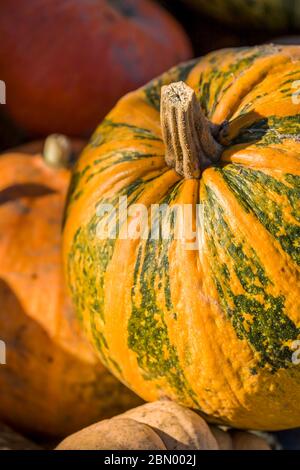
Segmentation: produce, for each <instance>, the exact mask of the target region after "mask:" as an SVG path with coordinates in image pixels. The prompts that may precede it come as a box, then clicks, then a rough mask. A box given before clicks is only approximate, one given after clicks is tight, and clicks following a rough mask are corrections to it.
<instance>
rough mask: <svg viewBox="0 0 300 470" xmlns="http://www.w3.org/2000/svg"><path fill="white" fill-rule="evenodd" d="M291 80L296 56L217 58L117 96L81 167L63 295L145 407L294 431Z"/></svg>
mask: <svg viewBox="0 0 300 470" xmlns="http://www.w3.org/2000/svg"><path fill="white" fill-rule="evenodd" d="M299 80H300V47H299V46H274V45H263V46H259V47H254V48H242V49H227V50H221V51H217V52H213V53H211V54H209V55H208V56H206V57H204V58H202V59H196V60H194V61H191V62H188V63H185V64H182V65H180V66H178V67H175V68H173V69H171V70H170V71H169V72H166V73H165V74H164V75H162V76H161V77H159V78H158V79H156V80H154V81H152V82H150V83H149V84H147V85H146V86H144V87H142V88H141V89H139V90H137V91H135V92H132V93H130V94H128V95H126V96H125V97H124V98H123V99H121V100H120V101H119V103H118V104H117V106H116V107H115V108H114V109H113V110H112V111H111V112H110V113H109V115H108V116H107V117H106V119H105V120H104V121H103V122H102V123H101V124H100V126H99V127H98V129H97V130H96V132H95V133H94V135H93V136H92V139H91V141H90V143H89V145H88V146H87V147H86V148H85V150H84V151H83V153H82V154H81V156H80V158H79V160H78V163H77V165H76V168H75V171H74V173H73V178H72V183H71V188H70V195H69V202H68V209H67V213H66V224H65V229H64V249H63V251H64V266H65V273H66V277H67V281H68V285H69V286H70V291H71V295H72V298H73V302H74V305H75V308H76V311H77V316H78V318H80V320H81V322H82V325H83V328H84V330H85V332H86V335H87V337H88V338H89V341H90V342H91V343H92V344H93V345H94V347H95V348H96V350H97V351H98V354H99V357H100V358H101V360H102V361H103V363H104V364H105V365H106V366H107V367H108V368H109V369H110V370H111V371H112V372H113V373H114V374H115V375H116V376H117V377H118V378H119V379H120V380H121V381H123V383H125V384H127V385H128V386H129V387H130V388H131V389H132V390H134V391H135V392H136V393H137V394H139V395H140V396H141V397H142V398H143V399H145V400H146V401H154V400H157V399H159V398H162V397H168V398H169V399H172V400H174V401H177V402H178V403H180V404H183V405H185V406H187V407H191V408H194V409H196V410H198V411H199V412H200V413H201V414H202V416H204V417H207V418H208V419H210V420H211V421H214V422H218V423H223V424H227V425H230V426H233V427H237V428H246V429H261V430H264V429H265V430H276V429H283V428H290V427H296V426H299V425H300V408H299V397H300V375H299V374H300V372H299V366H298V365H297V363H298V355H299V343H298V341H299V338H300V282H299V266H300V252H299V236H300V206H299V195H300V161H299V155H300V105H299V102H298V98H299V97H298V96H297V94H296V92H297V88H295V84H297V83H298V81H299ZM161 94H162V96H161ZM160 112H161V122H160ZM158 204H159V205H160V206H159V209H160V211H158V210H157V209H158V207H157V205H158ZM184 205H186V207H187V209H189V210H188V211H187V214H186V216H185V217H186V218H185V219H183V216H182V213H183V208H184ZM176 207H177V212H176ZM178 207H179V208H181V209H182V211H179V210H178ZM126 208H127V212H126V211H125V209H126ZM164 209H165V210H164ZM145 211H146V215H145ZM163 216H164V217H163ZM182 219H183V221H182ZM114 222H116V224H114ZM145 222H148V224H147V225H148V233H147V230H146V229H147V225H146V224H145ZM182 222H183V223H182ZM162 223H163V224H162ZM182 227H183V228H184V230H183V231H181V232H180V229H182ZM150 229H151V230H150ZM196 229H197V232H196V235H197V238H196V239H195V234H193V233H190V234H189V231H190V232H191V231H194V232H195V231H196Z"/></svg>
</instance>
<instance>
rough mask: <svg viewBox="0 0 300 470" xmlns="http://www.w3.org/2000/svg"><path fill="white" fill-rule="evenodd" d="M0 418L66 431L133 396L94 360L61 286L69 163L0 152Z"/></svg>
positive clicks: (23, 426)
mask: <svg viewBox="0 0 300 470" xmlns="http://www.w3.org/2000/svg"><path fill="white" fill-rule="evenodd" d="M0 172H1V182H0V237H1V238H0V257H1V263H0V306H1V308H0V339H1V340H2V341H5V344H6V365H1V366H0V420H3V421H6V422H7V423H9V424H10V425H12V426H13V427H15V428H17V429H20V430H24V431H30V432H33V433H40V434H45V435H51V436H65V435H68V434H69V433H70V432H73V431H75V430H78V429H80V428H82V427H83V426H85V425H87V424H91V423H93V422H94V421H96V420H97V419H99V418H100V417H101V418H103V417H106V416H112V415H114V414H115V413H117V412H119V411H120V410H125V409H127V408H129V407H130V406H131V405H133V404H135V403H137V401H139V400H138V399H137V398H136V397H135V396H134V395H133V394H131V393H130V392H129V391H127V389H125V387H124V386H123V385H121V384H120V383H119V382H118V381H117V380H116V379H115V378H114V377H113V376H112V375H110V374H109V373H108V372H107V371H106V370H105V369H104V367H103V366H102V365H101V363H99V361H98V360H97V358H96V356H95V355H94V354H93V352H92V351H91V350H90V347H89V345H88V344H87V342H86V341H85V340H84V339H83V337H82V334H81V332H80V328H79V325H78V322H77V320H76V319H75V316H74V314H73V309H72V307H71V305H70V301H69V299H68V297H67V296H66V293H65V288H64V282H63V275H62V269H61V251H60V244H61V222H62V213H63V207H64V200H65V195H66V190H67V187H68V183H69V176H70V174H69V171H67V170H65V169H59V170H58V169H55V170H54V169H51V168H50V167H48V166H47V165H46V164H45V163H44V162H43V160H42V158H41V156H40V155H28V154H21V153H10V154H5V155H1V156H0Z"/></svg>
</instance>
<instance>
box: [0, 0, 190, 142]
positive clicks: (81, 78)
mask: <svg viewBox="0 0 300 470" xmlns="http://www.w3.org/2000/svg"><path fill="white" fill-rule="evenodd" d="M0 44H1V56H0V78H1V80H4V81H5V83H6V87H7V104H6V106H5V110H6V111H7V113H8V114H9V116H10V117H11V119H12V120H13V121H14V122H15V123H16V124H18V126H19V127H20V128H22V129H24V130H25V131H26V132H27V133H29V134H30V135H43V136H44V135H47V134H50V133H54V132H63V133H65V134H67V135H72V136H85V135H90V133H91V131H92V130H94V128H95V127H96V124H97V123H98V120H99V118H101V117H104V116H105V114H106V113H107V112H108V111H109V110H110V109H111V107H112V106H113V105H114V104H115V102H116V101H117V100H118V99H119V98H120V97H121V96H122V95H123V94H124V93H126V92H128V91H130V90H132V89H135V88H136V87H138V86H140V85H142V84H143V83H144V82H146V81H147V80H150V79H151V78H153V77H155V76H156V75H158V74H160V73H161V72H163V71H164V70H165V69H166V68H168V67H171V66H172V65H174V64H176V63H177V62H178V61H180V60H185V59H188V58H189V57H191V54H192V52H191V46H190V44H189V41H188V39H187V36H186V35H185V33H184V32H183V30H182V28H181V26H180V25H179V24H178V23H177V22H176V21H175V20H174V19H173V18H172V16H170V15H169V14H168V13H167V12H166V11H165V10H163V9H162V8H161V7H160V6H159V5H157V4H156V3H154V2H152V1H150V0H89V1H88V2H86V1H85V0H75V1H71V2H70V1H69V0H42V1H41V0H27V1H26V2H20V1H19V0H11V1H10V2H1V5H0ZM153 57H155V60H152V59H151V58H153Z"/></svg>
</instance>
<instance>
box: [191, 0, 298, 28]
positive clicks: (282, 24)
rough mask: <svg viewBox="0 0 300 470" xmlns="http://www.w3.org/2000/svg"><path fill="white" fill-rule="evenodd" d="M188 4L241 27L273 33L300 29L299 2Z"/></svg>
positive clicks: (237, 0)
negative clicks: (266, 30) (270, 30)
mask: <svg viewBox="0 0 300 470" xmlns="http://www.w3.org/2000/svg"><path fill="white" fill-rule="evenodd" d="M187 3H190V4H191V5H193V6H195V7H197V8H199V9H200V10H201V11H203V12H205V13H208V14H209V15H211V16H213V17H214V18H217V19H219V20H221V21H222V22H224V21H225V22H227V23H230V24H235V25H236V26H238V27H241V26H243V27H246V28H254V29H264V28H268V29H272V30H276V29H277V30H280V29H288V28H295V27H298V28H299V27H300V3H299V1H297V0H210V1H207V0H187Z"/></svg>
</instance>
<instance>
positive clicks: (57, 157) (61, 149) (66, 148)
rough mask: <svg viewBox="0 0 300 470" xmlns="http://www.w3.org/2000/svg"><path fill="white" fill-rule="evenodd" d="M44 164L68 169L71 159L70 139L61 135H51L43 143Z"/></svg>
mask: <svg viewBox="0 0 300 470" xmlns="http://www.w3.org/2000/svg"><path fill="white" fill-rule="evenodd" d="M43 157H44V160H45V162H46V163H47V164H48V165H50V166H53V167H55V168H61V167H65V168H66V167H68V166H69V164H70V161H71V157H72V145H71V141H70V139H68V137H66V136H65V135H63V134H51V135H49V136H48V137H47V138H46V140H45V143H44V150H43Z"/></svg>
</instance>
